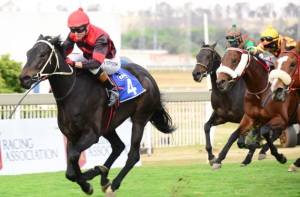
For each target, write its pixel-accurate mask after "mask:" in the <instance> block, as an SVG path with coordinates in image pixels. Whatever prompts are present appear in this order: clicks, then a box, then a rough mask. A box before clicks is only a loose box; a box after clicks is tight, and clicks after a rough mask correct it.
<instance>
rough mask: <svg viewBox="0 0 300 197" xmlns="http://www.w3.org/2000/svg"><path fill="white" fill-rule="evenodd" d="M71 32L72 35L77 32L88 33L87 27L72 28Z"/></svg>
mask: <svg viewBox="0 0 300 197" xmlns="http://www.w3.org/2000/svg"><path fill="white" fill-rule="evenodd" d="M70 31H71V32H72V33H75V32H77V33H82V32H84V31H86V25H82V26H80V27H70Z"/></svg>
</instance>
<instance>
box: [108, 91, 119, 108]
mask: <svg viewBox="0 0 300 197" xmlns="http://www.w3.org/2000/svg"><path fill="white" fill-rule="evenodd" d="M108 92H109V101H108V107H111V106H112V105H113V104H115V102H116V101H117V100H118V99H119V92H116V91H113V90H109V91H108Z"/></svg>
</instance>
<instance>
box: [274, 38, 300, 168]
mask: <svg viewBox="0 0 300 197" xmlns="http://www.w3.org/2000/svg"><path fill="white" fill-rule="evenodd" d="M274 66H275V70H273V71H272V72H271V73H270V82H271V83H272V86H271V92H272V98H273V100H275V101H278V102H283V101H285V99H286V98H287V95H288V94H289V93H290V92H291V91H292V92H296V93H297V95H298V98H299V97H300V41H298V43H297V45H296V47H295V48H293V49H290V50H289V49H288V50H287V49H286V43H285V42H283V43H282V45H281V53H280V55H279V56H278V59H277V61H276V62H275V64H274ZM298 135H299V134H298ZM299 167H300V158H298V159H297V160H296V161H295V162H294V163H293V164H291V166H290V167H289V169H288V170H289V171H297V169H298V168H299Z"/></svg>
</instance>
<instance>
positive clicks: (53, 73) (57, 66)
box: [33, 40, 73, 80]
mask: <svg viewBox="0 0 300 197" xmlns="http://www.w3.org/2000/svg"><path fill="white" fill-rule="evenodd" d="M39 42H43V43H46V44H47V45H48V46H49V47H50V48H51V50H52V51H51V54H50V56H49V58H48V60H47V61H46V63H45V64H44V66H43V68H42V69H41V70H40V72H38V73H37V74H36V76H34V77H33V79H35V78H36V80H40V79H41V78H49V77H50V76H51V75H72V74H73V69H72V67H71V66H70V65H69V64H68V66H69V68H70V72H56V70H57V69H58V68H59V61H58V55H57V53H56V51H55V48H54V45H52V44H51V43H50V42H48V41H46V40H38V41H37V42H36V43H39ZM53 54H54V55H55V58H56V65H55V69H54V71H53V72H52V73H43V72H44V70H45V68H46V66H47V65H48V63H49V65H51V58H52V56H53Z"/></svg>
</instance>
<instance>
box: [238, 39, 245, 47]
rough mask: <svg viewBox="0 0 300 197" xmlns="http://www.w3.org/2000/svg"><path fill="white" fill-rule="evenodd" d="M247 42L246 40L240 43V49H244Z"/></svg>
mask: <svg viewBox="0 0 300 197" xmlns="http://www.w3.org/2000/svg"><path fill="white" fill-rule="evenodd" d="M245 43H246V41H245V40H244V41H243V42H242V43H241V44H240V45H239V47H238V48H239V49H243V48H244V46H245Z"/></svg>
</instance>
